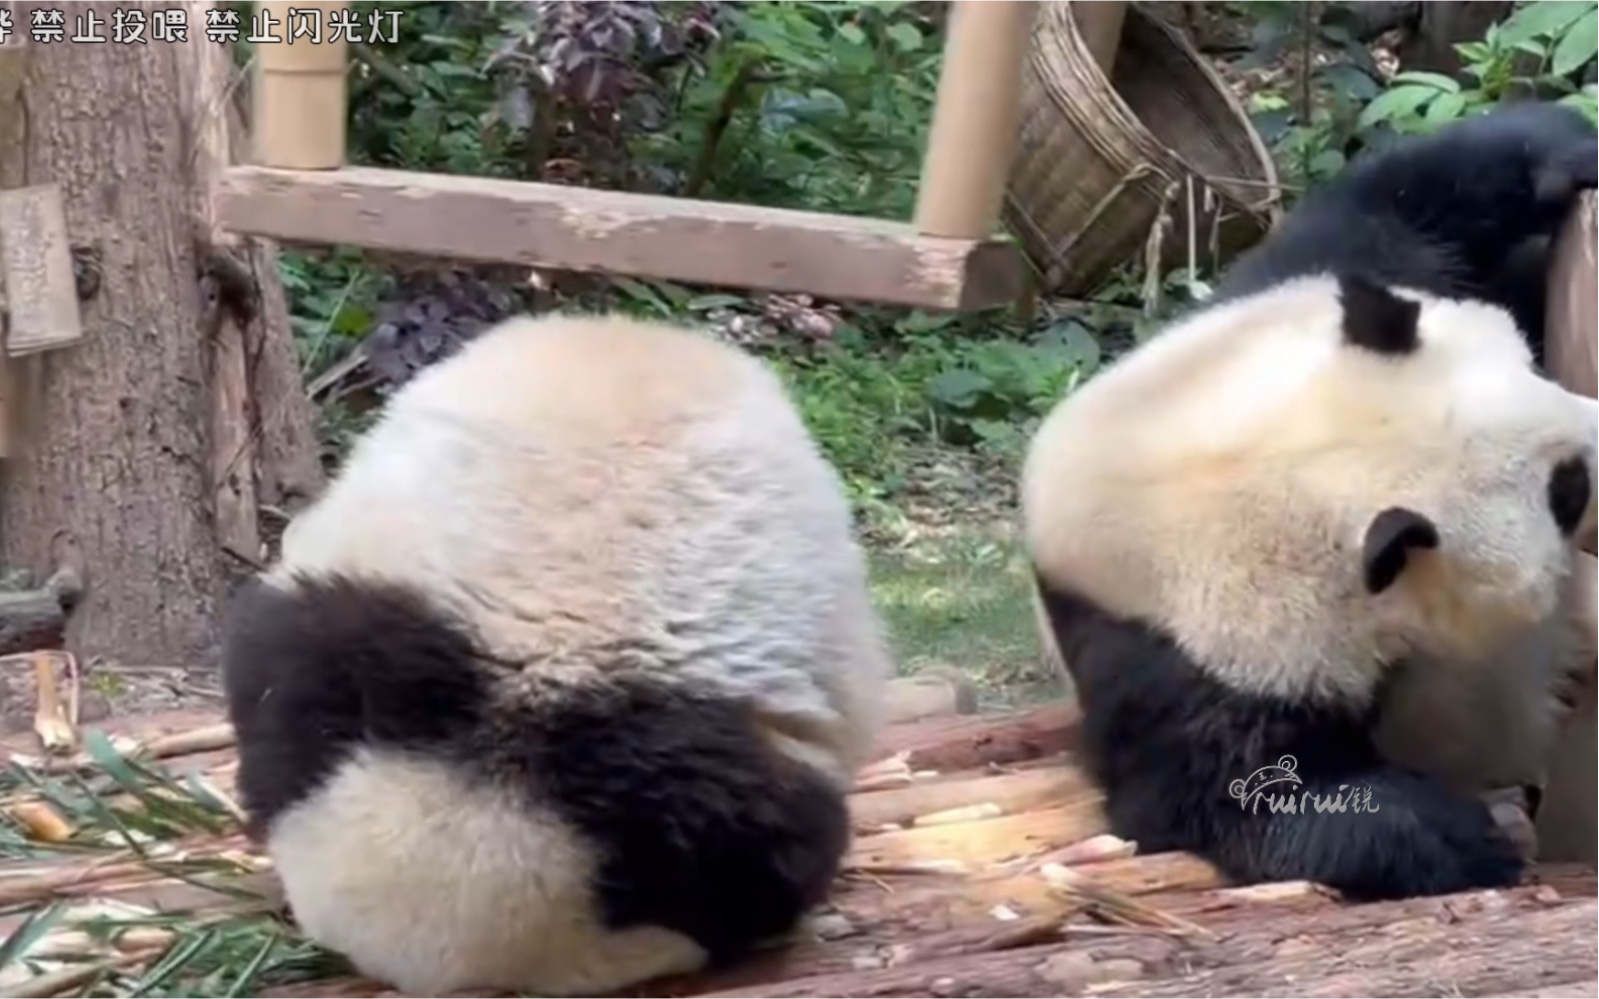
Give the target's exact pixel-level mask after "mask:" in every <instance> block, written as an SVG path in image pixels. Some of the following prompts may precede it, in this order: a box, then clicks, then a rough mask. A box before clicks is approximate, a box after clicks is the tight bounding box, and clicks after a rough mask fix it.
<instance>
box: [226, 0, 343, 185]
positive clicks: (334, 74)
mask: <svg viewBox="0 0 1599 999" xmlns="http://www.w3.org/2000/svg"><path fill="white" fill-rule="evenodd" d="M347 7H348V5H347V4H346V3H344V2H342V0H259V2H258V3H256V5H255V13H254V15H253V17H254V24H253V25H252V26H251V28H252V33H253V34H256V36H257V38H258V39H261V40H258V41H256V42H255V78H254V80H253V81H252V88H251V96H252V101H253V111H252V114H251V117H252V120H251V126H250V127H251V134H252V135H253V136H254V142H255V150H254V151H255V162H256V163H257V164H259V165H261V166H267V167H278V168H280V169H285V170H337V169H338V168H339V167H341V166H343V165H344V141H345V135H344V133H345V125H344V121H345V117H344V116H345V106H346V95H345V71H346V65H347V63H346V49H347V48H348V45H347V43H346V40H345V32H344V31H341V30H336V29H335V28H334V27H333V26H334V25H335V24H336V21H335V20H334V15H337V16H338V17H339V18H343V17H347V16H349V11H348V10H347ZM291 11H292V13H291ZM313 23H314V25H315V31H314V32H313V31H312V25H313ZM266 39H275V40H274V41H268V40H266Z"/></svg>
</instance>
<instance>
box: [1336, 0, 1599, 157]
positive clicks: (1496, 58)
mask: <svg viewBox="0 0 1599 999" xmlns="http://www.w3.org/2000/svg"><path fill="white" fill-rule="evenodd" d="M1455 48H1456V50H1457V51H1459V53H1460V56H1461V59H1462V60H1463V62H1464V64H1465V65H1464V72H1465V74H1466V75H1468V76H1470V77H1471V78H1473V79H1474V80H1475V81H1476V85H1475V86H1471V87H1463V86H1462V85H1461V84H1460V82H1459V81H1458V80H1455V79H1454V78H1452V77H1448V76H1444V75H1442V74H1441V73H1423V72H1409V73H1400V74H1398V75H1396V76H1395V77H1394V78H1393V80H1392V81H1391V83H1390V85H1389V88H1388V89H1387V90H1386V91H1385V92H1384V93H1383V94H1382V95H1381V96H1379V97H1378V98H1377V99H1376V100H1373V101H1372V102H1371V103H1370V104H1368V105H1366V108H1365V110H1364V111H1362V112H1361V114H1360V125H1361V127H1362V128H1367V129H1369V128H1373V127H1375V126H1377V125H1379V124H1383V123H1386V124H1388V125H1390V126H1391V127H1393V128H1394V129H1395V130H1396V131H1399V132H1404V133H1416V132H1431V131H1434V130H1436V129H1438V128H1440V127H1442V126H1444V125H1446V124H1448V123H1449V122H1451V121H1454V120H1456V119H1458V118H1461V117H1464V116H1466V115H1471V114H1480V113H1482V112H1484V111H1487V110H1488V109H1489V108H1491V107H1493V106H1494V105H1495V104H1497V103H1499V102H1500V101H1501V100H1503V99H1504V98H1505V97H1507V96H1509V95H1510V94H1513V93H1527V94H1535V95H1538V96H1541V97H1546V98H1547V97H1556V98H1558V99H1559V100H1560V101H1561V102H1562V103H1568V104H1571V105H1573V106H1574V107H1576V108H1578V109H1579V110H1581V111H1582V112H1583V113H1584V114H1586V115H1587V116H1588V119H1589V120H1590V121H1596V122H1599V111H1596V108H1595V104H1594V84H1593V83H1592V82H1591V81H1590V82H1589V83H1588V84H1587V85H1586V86H1584V87H1582V88H1581V89H1578V87H1577V85H1576V84H1574V83H1573V82H1572V79H1571V78H1572V77H1573V76H1574V75H1575V74H1576V73H1578V71H1580V70H1582V69H1583V68H1584V67H1589V68H1590V69H1591V68H1592V65H1591V64H1592V63H1593V62H1594V57H1595V55H1599V3H1572V2H1569V0H1537V2H1535V3H1532V4H1528V5H1527V6H1525V7H1522V8H1521V9H1520V10H1518V11H1517V12H1516V13H1515V14H1514V15H1512V16H1511V17H1510V18H1509V19H1508V20H1506V21H1505V22H1504V23H1503V24H1497V25H1493V26H1491V27H1490V28H1489V29H1488V34H1487V35H1486V37H1484V38H1483V40H1482V41H1480V42H1467V43H1464V44H1461V45H1457V46H1455ZM1529 57H1530V59H1529ZM1529 63H1530V71H1529V70H1528V69H1527V68H1524V67H1526V66H1527V65H1528V64H1529Z"/></svg>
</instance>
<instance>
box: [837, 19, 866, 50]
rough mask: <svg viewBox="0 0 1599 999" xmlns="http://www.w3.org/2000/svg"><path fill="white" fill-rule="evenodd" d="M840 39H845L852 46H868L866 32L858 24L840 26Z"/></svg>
mask: <svg viewBox="0 0 1599 999" xmlns="http://www.w3.org/2000/svg"><path fill="white" fill-rule="evenodd" d="M838 37H840V38H842V39H844V40H845V41H846V42H849V43H850V44H851V45H865V44H866V32H864V31H862V30H861V26H860V25H858V24H851V23H846V24H841V25H839V26H838Z"/></svg>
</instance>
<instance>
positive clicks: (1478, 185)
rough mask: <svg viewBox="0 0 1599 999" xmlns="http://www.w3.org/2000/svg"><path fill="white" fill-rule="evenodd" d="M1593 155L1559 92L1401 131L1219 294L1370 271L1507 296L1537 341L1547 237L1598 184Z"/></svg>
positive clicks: (1305, 205)
mask: <svg viewBox="0 0 1599 999" xmlns="http://www.w3.org/2000/svg"><path fill="white" fill-rule="evenodd" d="M1596 164H1599V137H1596V135H1595V132H1594V128H1593V126H1592V125H1590V124H1589V123H1588V121H1587V119H1585V118H1584V117H1583V116H1582V115H1581V114H1580V113H1578V112H1577V111H1575V110H1573V109H1571V108H1568V107H1564V106H1561V105H1558V104H1553V103H1544V102H1537V103H1532V102H1529V103H1518V104H1510V105H1505V106H1503V107H1501V108H1499V109H1496V110H1494V111H1492V112H1490V113H1488V114H1485V115H1480V116H1476V117H1472V118H1468V119H1466V120H1464V121H1461V122H1458V123H1456V124H1453V125H1450V126H1448V127H1446V128H1444V129H1442V130H1440V131H1439V132H1436V133H1434V134H1432V135H1429V136H1424V137H1411V138H1405V139H1400V140H1397V141H1395V142H1394V143H1393V144H1392V145H1391V146H1389V147H1387V148H1385V149H1383V150H1380V151H1375V152H1372V153H1368V154H1365V155H1362V156H1359V157H1356V158H1355V160H1354V161H1353V162H1352V163H1351V164H1350V166H1349V168H1348V169H1346V170H1345V171H1344V172H1343V173H1341V174H1340V175H1339V176H1338V177H1336V178H1334V179H1333V180H1331V181H1329V182H1328V183H1326V184H1323V185H1321V186H1320V187H1318V188H1315V189H1313V190H1311V191H1310V192H1309V193H1307V194H1306V195H1305V197H1304V198H1302V199H1301V200H1300V201H1299V203H1298V204H1297V205H1296V206H1295V207H1294V209H1293V211H1292V212H1290V213H1289V215H1288V216H1287V217H1286V218H1285V219H1284V220H1283V222H1282V224H1281V225H1279V226H1278V227H1277V229H1276V230H1275V231H1273V232H1272V233H1271V235H1270V236H1268V237H1267V238H1266V239H1265V240H1263V241H1261V242H1260V243H1259V244H1257V245H1256V246H1254V247H1252V248H1251V249H1250V250H1249V251H1248V252H1247V253H1245V254H1243V255H1242V256H1241V257H1239V258H1238V260H1237V261H1236V262H1235V263H1234V264H1233V265H1232V266H1231V267H1230V268H1229V269H1228V272H1227V274H1226V275H1225V276H1224V277H1223V278H1222V280H1221V281H1220V282H1219V283H1218V285H1217V288H1216V296H1215V301H1218V302H1220V301H1224V300H1227V299H1231V298H1237V297H1240V296H1243V295H1249V294H1253V293H1256V292H1260V291H1264V290H1266V289H1268V288H1270V287H1272V286H1274V285H1277V284H1280V283H1282V282H1283V281H1286V280H1289V279H1291V278H1295V277H1302V276H1306V275H1311V274H1317V273H1323V272H1334V273H1342V274H1364V275H1365V276H1367V277H1368V278H1370V279H1372V280H1374V281H1378V282H1381V283H1383V284H1387V285H1403V286H1409V287H1412V288H1417V289H1419V290H1422V291H1426V292H1430V293H1432V294H1435V295H1439V296H1442V297H1450V298H1458V297H1472V298H1481V299H1484V300H1486V301H1490V302H1494V303H1496V304H1499V305H1502V306H1504V307H1506V308H1508V309H1510V310H1511V311H1512V313H1513V314H1514V315H1516V319H1517V322H1518V324H1519V325H1521V327H1522V329H1523V331H1524V333H1526V335H1527V337H1528V339H1529V341H1530V342H1531V343H1532V344H1533V345H1534V350H1535V353H1537V352H1540V351H1539V346H1540V345H1541V343H1542V332H1543V326H1542V319H1541V316H1542V302H1543V286H1542V282H1543V280H1544V273H1545V265H1544V259H1545V256H1546V254H1547V246H1548V241H1547V239H1541V237H1547V236H1549V235H1550V234H1552V233H1554V232H1555V231H1556V230H1557V229H1558V227H1559V225H1560V223H1561V222H1562V221H1563V220H1564V219H1565V217H1566V214H1567V211H1568V209H1569V208H1570V205H1571V202H1572V199H1573V198H1575V196H1576V195H1577V194H1578V193H1579V192H1580V191H1582V190H1584V189H1587V188H1592V187H1594V186H1595V184H1596V177H1595V174H1596V172H1599V166H1596ZM1528 303H1533V306H1535V307H1529V304H1528Z"/></svg>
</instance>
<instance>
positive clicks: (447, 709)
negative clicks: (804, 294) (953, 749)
mask: <svg viewBox="0 0 1599 999" xmlns="http://www.w3.org/2000/svg"><path fill="white" fill-rule="evenodd" d="M223 668H224V677H225V689H226V693H227V698H228V706H229V712H230V716H231V719H232V721H233V724H234V726H235V727H236V729H237V732H238V740H239V749H240V762H239V777H238V785H239V788H240V791H241V795H242V798H243V803H244V805H245V807H246V809H247V811H248V813H249V816H250V824H251V828H252V830H253V831H254V832H255V833H256V834H257V835H258V836H259V837H260V838H261V839H263V840H264V841H265V844H266V846H267V849H268V851H269V853H270V856H271V857H272V859H273V861H274V863H275V866H276V869H277V871H278V872H279V874H280V875H281V878H282V881H283V885H284V889H285V893H286V897H287V901H288V903H289V905H290V907H291V909H292V911H293V914H294V917H295V919H296V921H297V922H298V924H299V925H300V927H301V928H302V929H303V931H304V932H305V933H306V934H307V935H308V936H309V937H310V938H312V939H313V940H315V941H317V942H319V943H321V944H322V945H324V946H326V947H329V948H330V949H332V950H335V951H338V952H341V953H342V954H343V955H345V956H346V957H347V958H348V959H349V960H350V961H351V963H353V964H354V966H355V967H356V968H357V969H358V970H359V971H361V972H362V973H364V974H367V975H369V976H372V977H375V978H378V979H381V980H383V981H386V982H389V983H392V984H394V985H396V986H398V987H399V988H401V989H402V990H404V991H407V992H409V993H411V994H414V995H437V994H439V993H440V992H441V991H451V990H462V989H480V990H481V989H498V990H510V991H521V992H528V993H532V994H546V995H549V994H599V995H607V994H613V995H614V994H616V993H617V991H618V990H620V989H622V988H624V987H626V986H628V985H630V984H632V983H635V982H638V981H641V980H645V979H649V978H653V977H657V976H660V975H666V974H671V973H679V972H687V971H691V970H695V969H698V968H700V967H701V966H702V965H704V964H706V963H707V962H722V961H727V960H732V959H735V958H737V957H739V956H741V955H743V954H745V953H746V952H748V951H749V950H750V949H751V948H753V947H755V946H757V945H760V944H762V943H764V942H766V941H769V940H774V939H776V938H780V937H782V936H783V935H784V934H785V933H787V932H789V931H791V930H792V929H793V928H794V927H795V926H796V925H797V922H798V920H799V919H800V918H801V916H802V914H803V913H804V912H805V911H806V910H807V909H808V908H810V907H811V906H813V905H814V904H816V903H817V902H819V901H820V900H822V898H823V897H824V895H825V894H826V892H827V890H828V887H829V884H830V882H831V879H832V878H833V876H834V874H835V872H836V870H837V868H838V864H839V862H840V859H841V856H842V853H843V851H844V849H845V847H846V844H847V839H848V822H847V817H846V812H845V798H844V795H845V792H846V790H847V789H848V787H849V785H850V783H851V780H852V776H853V773H854V771H855V770H856V768H857V767H858V766H859V764H860V763H861V762H862V759H863V755H864V754H865V752H866V750H867V749H868V745H869V743H870V741H871V739H872V737H873V735H874V731H875V728H876V726H877V724H878V718H879V712H880V706H879V700H880V696H881V690H882V687H883V685H884V683H885V682H886V680H887V677H888V676H889V674H890V665H889V659H888V655H887V650H886V647H885V644H884V641H883V638H882V635H881V632H880V628H879V624H878V620H877V618H876V616H875V612H874V610H873V608H872V606H871V604H870V602H869V596H868V591H867V586H866V578H865V566H864V561H863V558H862V555H861V553H860V551H859V549H858V548H857V545H856V543H855V541H854V539H853V536H852V522H851V515H850V510H849V507H848V504H847V501H846V499H845V497H844V495H843V492H842V490H841V486H840V483H839V480H838V478H837V477H836V475H835V473H834V472H833V470H832V468H831V467H830V466H829V465H828V464H827V463H826V462H825V461H824V459H823V458H822V456H821V455H820V454H819V452H818V451H817V449H816V448H815V447H814V446H813V444H812V441H811V439H810V437H809V436H808V435H807V432H806V430H805V428H804V426H803V425H802V423H801V421H800V419H799V417H798V416H797V414H796V413H795V411H794V410H793V408H792V407H791V405H790V404H789V402H788V400H787V397H786V395H785V393H784V391H783V389H782V387H781V385H780V383H779V382H778V381H777V380H776V378H775V377H774V376H773V375H772V374H771V373H770V372H769V371H768V370H767V369H766V368H765V366H763V365H762V364H760V363H759V362H758V361H756V360H755V359H754V358H752V357H750V356H748V355H745V354H743V353H742V352H740V351H737V350H735V349H734V348H731V347H728V346H724V345H721V344H718V343H716V342H714V341H712V340H710V339H708V338H705V337H702V336H700V335H698V334H695V333H692V332H689V331H686V330H678V329H673V328H667V327H662V326H653V325H647V324H642V323H638V322H633V321H629V320H624V319H612V318H574V317H564V318H544V319H539V320H530V319H525V318H524V319H515V320H511V321H509V322H506V323H504V324H502V325H501V326H499V327H497V328H494V329H491V330H489V331H487V332H485V333H483V334H482V335H481V336H480V337H478V338H477V339H475V340H474V341H472V342H471V343H470V344H468V345H467V346H466V347H465V348H464V349H463V350H462V351H461V352H460V353H458V354H457V355H455V356H453V357H451V358H449V359H447V360H445V361H442V362H440V363H438V364H437V365H435V366H433V367H431V368H429V369H428V370H426V371H424V372H423V373H422V374H421V375H420V376H418V377H417V378H416V379H415V380H414V381H412V382H411V383H409V384H408V385H406V386H405V387H404V388H403V389H401V390H400V391H399V392H398V393H397V394H396V395H395V396H394V397H393V398H392V399H391V400H390V402H389V403H388V406H387V409H386V410H385V412H384V414H383V416H382V418H381V421H380V422H379V423H378V424H377V425H376V426H375V427H374V428H373V429H372V430H371V431H370V432H369V433H367V434H366V436H365V437H364V438H362V439H361V440H359V442H358V443H357V444H356V446H355V447H354V448H353V450H352V452H351V454H350V456H349V459H348V461H347V463H346V464H345V465H344V467H343V469H342V470H341V472H340V473H339V475H338V477H337V478H336V480H335V481H334V482H333V483H332V484H331V486H330V488H329V489H328V491H327V493H326V494H325V495H324V496H323V497H322V498H321V499H320V500H319V501H318V502H317V503H316V504H315V505H313V506H312V507H310V508H309V509H308V510H306V511H305V512H304V513H303V514H302V515H301V516H300V517H299V518H298V519H297V520H296V521H295V522H294V523H293V525H292V527H291V529H290V530H289V532H288V533H287V535H286V537H285V539H284V544H283V552H282V557H281V560H280V562H279V563H278V564H277V565H275V566H274V567H272V568H271V569H270V570H269V571H268V572H266V573H265V574H264V575H263V577H262V578H260V579H259V580H257V581H255V582H254V583H253V584H252V585H250V586H249V587H248V588H247V589H245V590H244V591H242V592H241V594H240V595H238V596H237V597H236V598H235V600H234V601H233V602H232V605H231V607H230V611H229V615H228V619H227V623H226V642H225V652H224V667H223Z"/></svg>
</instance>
